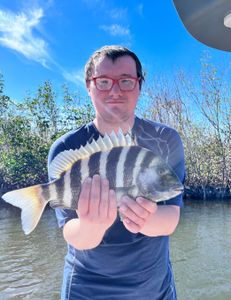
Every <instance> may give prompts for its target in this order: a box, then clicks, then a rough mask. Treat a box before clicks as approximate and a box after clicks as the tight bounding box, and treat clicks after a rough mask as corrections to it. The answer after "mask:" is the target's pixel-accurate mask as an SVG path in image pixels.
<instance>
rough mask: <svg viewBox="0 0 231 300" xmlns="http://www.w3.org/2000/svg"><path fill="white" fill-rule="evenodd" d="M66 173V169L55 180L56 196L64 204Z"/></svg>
mask: <svg viewBox="0 0 231 300" xmlns="http://www.w3.org/2000/svg"><path fill="white" fill-rule="evenodd" d="M65 174H66V171H64V172H63V173H62V174H61V176H60V178H59V179H57V180H56V181H55V190H56V197H57V200H59V203H60V204H61V205H62V204H64V189H65V183H64V176H65Z"/></svg>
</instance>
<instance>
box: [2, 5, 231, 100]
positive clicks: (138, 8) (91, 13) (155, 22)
mask: <svg viewBox="0 0 231 300" xmlns="http://www.w3.org/2000/svg"><path fill="white" fill-rule="evenodd" d="M109 44H121V45H124V46H127V47H129V48H131V50H133V51H134V52H136V54H137V55H138V56H139V58H140V60H141V62H142V64H143V67H144V69H145V70H146V72H147V82H148V81H150V80H151V79H152V78H153V77H154V76H156V75H158V74H161V73H162V74H164V73H166V74H172V73H173V72H174V71H176V70H177V69H179V68H181V69H182V68H183V69H185V70H186V71H187V72H190V73H197V72H198V71H199V68H200V58H201V56H202V53H203V52H204V51H209V53H210V55H211V56H212V58H213V60H214V61H215V62H216V63H223V62H224V61H225V60H227V59H228V60H229V59H230V53H227V52H223V51H219V50H214V49H211V48H208V47H207V46H205V45H202V44H201V43H199V42H198V41H196V40H195V39H194V38H193V37H192V36H191V35H189V34H188V32H187V31H186V29H185V28H184V26H183V25H182V23H181V21H180V19H179V18H178V15H177V12H176V10H175V8H174V5H173V3H172V0H161V1H157V0H153V1H150V0H143V1H142V0H127V1H126V0H121V1H119V0H117V1H116V0H68V1H67V0H46V1H43V0H31V1H23V0H11V1H9V0H1V2H0V71H1V72H2V73H3V76H4V80H5V93H6V94H7V95H9V96H10V97H11V98H12V99H15V100H19V101H21V100H22V99H23V97H25V95H26V92H27V91H30V92H31V93H32V94H33V93H35V92H36V90H37V88H38V86H39V85H40V84H43V82H44V81H45V80H48V79H49V80H51V81H52V83H53V85H54V87H55V88H56V89H57V90H58V89H60V88H61V85H62V84H63V83H67V84H68V85H69V87H70V89H71V91H73V92H74V91H76V90H79V91H81V92H82V93H84V81H83V69H84V65H85V63H86V61H87V59H88V58H89V56H90V55H91V54H92V53H93V52H94V51H95V50H96V49H98V48H99V47H101V46H103V45H109Z"/></svg>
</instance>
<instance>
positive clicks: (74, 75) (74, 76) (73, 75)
mask: <svg viewBox="0 0 231 300" xmlns="http://www.w3.org/2000/svg"><path fill="white" fill-rule="evenodd" d="M63 77H64V78H65V79H66V80H68V81H71V82H73V83H75V84H76V85H79V84H81V85H85V79H84V69H80V70H77V71H73V72H67V71H65V70H63Z"/></svg>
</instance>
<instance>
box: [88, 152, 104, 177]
mask: <svg viewBox="0 0 231 300" xmlns="http://www.w3.org/2000/svg"><path fill="white" fill-rule="evenodd" d="M100 156H101V152H96V153H94V154H92V155H91V156H90V158H89V161H88V168H89V177H93V176H94V175H95V174H99V164H100Z"/></svg>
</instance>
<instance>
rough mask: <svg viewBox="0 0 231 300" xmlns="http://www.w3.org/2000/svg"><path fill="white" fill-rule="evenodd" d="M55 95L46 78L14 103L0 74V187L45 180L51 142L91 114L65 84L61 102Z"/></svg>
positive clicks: (17, 186)
mask: <svg viewBox="0 0 231 300" xmlns="http://www.w3.org/2000/svg"><path fill="white" fill-rule="evenodd" d="M56 98H57V97H56V94H55V92H54V91H53V86H52V84H51V82H50V81H45V82H44V85H42V86H39V88H38V91H37V93H36V95H35V96H34V97H31V96H30V95H28V96H27V97H26V99H25V101H24V102H23V103H21V104H18V103H15V102H14V101H12V100H11V99H10V98H9V97H8V96H6V95H4V82H3V78H2V77H0V112H1V115H0V189H1V188H3V189H14V188H19V187H23V186H28V185H32V184H37V183H45V182H47V180H48V176H47V156H48V152H49V148H50V146H51V144H52V142H53V141H54V140H56V139H57V138H58V137H59V136H61V135H62V134H64V133H65V132H66V131H68V130H70V129H72V128H74V127H77V126H79V125H80V124H82V123H83V122H89V121H90V120H91V118H92V117H93V109H92V107H91V105H90V104H89V103H86V104H84V105H79V104H77V103H76V100H75V98H74V97H73V96H71V95H70V93H69V91H68V88H67V87H65V91H64V105H63V106H60V105H57V103H56Z"/></svg>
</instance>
